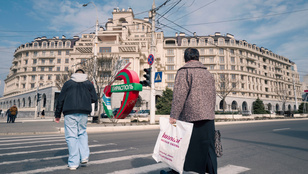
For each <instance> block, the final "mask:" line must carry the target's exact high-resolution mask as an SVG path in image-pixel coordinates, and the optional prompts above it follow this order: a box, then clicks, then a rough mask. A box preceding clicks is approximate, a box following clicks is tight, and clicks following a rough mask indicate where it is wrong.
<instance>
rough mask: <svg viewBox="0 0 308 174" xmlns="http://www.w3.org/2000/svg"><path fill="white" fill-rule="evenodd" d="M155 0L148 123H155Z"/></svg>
mask: <svg viewBox="0 0 308 174" xmlns="http://www.w3.org/2000/svg"><path fill="white" fill-rule="evenodd" d="M155 8H156V7H155V0H153V5H152V10H151V17H152V42H151V54H152V55H153V57H154V61H153V64H152V70H151V93H150V95H151V98H150V99H151V107H150V124H155V86H154V85H155V83H154V75H155V47H156V46H155V15H156V11H155Z"/></svg>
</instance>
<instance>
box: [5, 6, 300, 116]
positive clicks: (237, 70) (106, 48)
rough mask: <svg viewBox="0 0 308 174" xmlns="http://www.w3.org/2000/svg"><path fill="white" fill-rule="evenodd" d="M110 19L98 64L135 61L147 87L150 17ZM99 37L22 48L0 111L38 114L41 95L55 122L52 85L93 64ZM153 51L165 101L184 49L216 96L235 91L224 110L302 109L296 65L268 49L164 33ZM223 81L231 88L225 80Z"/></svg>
mask: <svg viewBox="0 0 308 174" xmlns="http://www.w3.org/2000/svg"><path fill="white" fill-rule="evenodd" d="M112 14H113V18H111V19H108V22H107V23H106V25H105V26H104V27H100V28H99V31H98V59H99V58H100V57H110V58H117V59H118V58H119V57H121V58H122V59H124V60H125V61H126V62H131V65H130V66H129V69H132V70H134V71H136V72H137V73H138V74H139V77H140V80H143V77H142V75H143V73H144V72H143V69H144V68H148V67H149V65H148V63H147V57H148V55H149V53H150V52H149V51H150V44H151V33H150V31H151V21H149V18H144V19H136V18H134V14H133V11H132V9H130V8H129V9H128V10H124V9H123V10H118V9H114V11H113V13H112ZM94 38H95V34H94V33H90V34H82V36H81V38H79V37H77V36H76V37H74V38H73V39H66V38H65V37H64V36H63V37H62V38H61V39H60V38H58V37H54V38H51V39H47V38H46V37H41V38H36V39H35V40H34V41H32V42H31V43H25V44H24V45H21V46H19V47H18V48H17V49H16V51H15V53H14V59H13V61H12V67H11V68H10V73H9V75H8V76H7V78H6V80H5V90H4V97H2V98H0V108H3V109H7V108H9V107H10V106H11V105H13V104H16V105H17V107H18V108H19V111H20V112H21V113H23V114H24V116H30V115H33V112H34V111H35V106H36V102H35V101H36V93H37V90H38V92H39V93H42V94H43V100H42V101H41V102H40V107H41V108H44V109H45V111H46V113H47V114H50V115H52V114H53V112H54V107H55V106H54V105H55V100H56V98H57V95H58V93H59V89H58V88H57V87H56V86H55V80H56V79H57V78H60V75H61V74H64V73H67V71H68V70H73V71H74V70H75V69H76V68H78V65H79V64H80V63H82V62H85V61H87V60H89V59H91V58H92V57H93V53H94ZM155 44H156V45H155V46H156V49H155V50H156V51H155V62H156V63H155V66H156V71H162V72H163V77H162V82H161V83H156V84H155V89H156V91H157V93H156V94H157V95H161V91H162V90H164V89H165V88H166V87H169V88H171V89H172V88H173V85H174V78H175V75H176V72H177V70H178V69H179V68H180V67H182V66H183V65H184V64H185V63H184V58H183V53H184V50H185V49H186V48H188V47H194V48H197V49H198V50H199V52H200V61H201V62H202V63H203V64H204V65H205V66H206V67H207V68H208V70H209V71H210V72H211V73H212V74H213V75H214V76H215V78H216V81H217V91H218V92H220V93H223V92H224V91H223V90H222V88H221V87H222V86H223V87H225V88H227V87H228V86H231V88H232V90H229V92H230V93H229V94H228V95H227V97H226V100H225V102H226V105H225V106H226V110H227V111H238V110H240V111H243V110H246V111H250V110H251V108H252V103H253V102H254V101H255V100H256V99H257V98H258V97H259V98H260V99H261V100H263V102H264V103H265V105H266V108H267V109H268V110H273V111H276V110H277V111H278V110H283V107H285V110H294V109H296V102H295V98H297V101H298V104H299V102H300V101H302V98H301V83H300V81H299V74H298V72H297V67H296V64H295V63H293V62H292V61H290V60H289V59H288V58H285V57H283V56H279V55H277V54H275V53H273V52H271V51H269V50H268V49H265V48H263V47H258V46H257V45H254V44H250V43H248V42H246V41H245V40H236V39H235V38H234V36H233V35H231V34H226V35H221V34H220V33H218V32H217V33H215V35H208V36H193V37H188V36H186V35H185V34H184V33H179V34H177V33H176V35H175V36H174V37H165V36H164V33H163V32H156V33H155ZM110 73H111V72H110ZM225 79H228V84H229V85H227V84H226V81H222V80H225ZM223 82H225V83H223ZM38 87H39V88H38ZM149 99H150V95H149V90H148V88H147V87H145V88H144V90H143V91H142V92H141V93H140V102H141V107H142V108H143V109H146V108H149V106H150V105H149V101H150V100H149ZM120 103H121V99H119V97H115V98H114V99H113V104H114V107H118V106H119V105H120ZM216 103H217V104H216V110H221V109H222V106H223V105H222V100H221V99H220V98H219V97H217V99H216Z"/></svg>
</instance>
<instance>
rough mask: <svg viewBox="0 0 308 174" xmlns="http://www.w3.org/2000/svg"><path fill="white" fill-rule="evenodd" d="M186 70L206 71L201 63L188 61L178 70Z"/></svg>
mask: <svg viewBox="0 0 308 174" xmlns="http://www.w3.org/2000/svg"><path fill="white" fill-rule="evenodd" d="M187 68H204V69H207V68H206V67H205V66H204V65H203V64H202V63H201V62H199V61H196V60H195V61H189V62H187V63H186V64H185V65H184V66H183V67H181V68H180V69H187ZM180 69H179V70H180Z"/></svg>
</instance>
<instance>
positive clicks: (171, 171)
mask: <svg viewBox="0 0 308 174" xmlns="http://www.w3.org/2000/svg"><path fill="white" fill-rule="evenodd" d="M160 174H179V172H177V171H175V170H170V171H164V170H161V171H160Z"/></svg>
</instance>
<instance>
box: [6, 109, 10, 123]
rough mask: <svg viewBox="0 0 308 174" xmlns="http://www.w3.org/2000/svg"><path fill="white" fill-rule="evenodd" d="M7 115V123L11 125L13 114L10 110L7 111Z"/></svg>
mask: <svg viewBox="0 0 308 174" xmlns="http://www.w3.org/2000/svg"><path fill="white" fill-rule="evenodd" d="M5 115H6V116H7V119H6V123H10V122H11V112H10V108H9V109H7V111H6V113H5Z"/></svg>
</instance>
